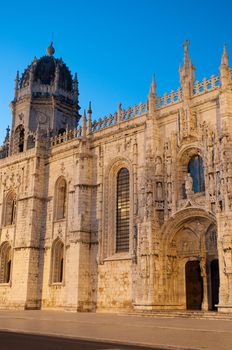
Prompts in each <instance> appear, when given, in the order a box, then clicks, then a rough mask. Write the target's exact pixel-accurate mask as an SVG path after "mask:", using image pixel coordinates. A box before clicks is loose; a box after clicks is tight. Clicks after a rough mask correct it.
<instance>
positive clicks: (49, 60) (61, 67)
mask: <svg viewBox="0 0 232 350" xmlns="http://www.w3.org/2000/svg"><path fill="white" fill-rule="evenodd" d="M46 51H47V53H48V55H45V56H42V57H41V58H40V59H36V58H35V59H34V60H33V62H32V63H31V64H30V65H29V66H28V67H27V68H26V69H25V71H24V73H23V74H22V78H21V79H20V82H19V88H20V89H21V88H24V87H27V86H29V84H30V79H31V80H32V83H39V84H42V85H54V84H55V80H56V82H57V88H59V89H62V90H65V91H67V92H71V91H72V86H73V84H72V82H73V81H72V75H71V72H70V70H69V68H68V67H67V66H66V64H65V63H64V62H63V60H62V59H58V58H55V57H54V56H53V54H54V53H55V49H54V47H53V45H52V43H51V44H50V45H49V47H48V48H47V50H46Z"/></svg>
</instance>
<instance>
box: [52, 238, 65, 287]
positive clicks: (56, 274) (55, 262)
mask: <svg viewBox="0 0 232 350" xmlns="http://www.w3.org/2000/svg"><path fill="white" fill-rule="evenodd" d="M63 269H64V244H63V243H62V242H61V240H60V239H57V240H56V241H55V242H54V244H53V247H52V278H51V280H52V283H61V282H62V281H63Z"/></svg>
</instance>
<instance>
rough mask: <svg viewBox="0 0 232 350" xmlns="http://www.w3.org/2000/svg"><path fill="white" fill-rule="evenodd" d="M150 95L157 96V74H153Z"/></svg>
mask: <svg viewBox="0 0 232 350" xmlns="http://www.w3.org/2000/svg"><path fill="white" fill-rule="evenodd" d="M150 94H153V95H155V94H156V82H155V74H154V73H153V74H152V81H151V87H150Z"/></svg>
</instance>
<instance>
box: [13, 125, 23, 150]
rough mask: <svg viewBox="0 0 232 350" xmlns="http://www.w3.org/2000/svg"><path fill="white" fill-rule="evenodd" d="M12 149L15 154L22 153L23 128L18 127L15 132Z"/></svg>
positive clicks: (21, 126)
mask: <svg viewBox="0 0 232 350" xmlns="http://www.w3.org/2000/svg"><path fill="white" fill-rule="evenodd" d="M14 147H15V151H16V152H23V151H24V127H23V125H19V126H18V127H17V128H16V130H15V136H14Z"/></svg>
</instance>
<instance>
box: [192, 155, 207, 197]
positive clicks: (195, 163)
mask: <svg viewBox="0 0 232 350" xmlns="http://www.w3.org/2000/svg"><path fill="white" fill-rule="evenodd" d="M188 172H189V173H190V175H191V177H192V180H193V192H195V193H197V192H204V190H205V178H204V163H203V159H202V158H201V157H200V156H199V155H195V156H193V157H192V158H191V159H190V161H189V164H188Z"/></svg>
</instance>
